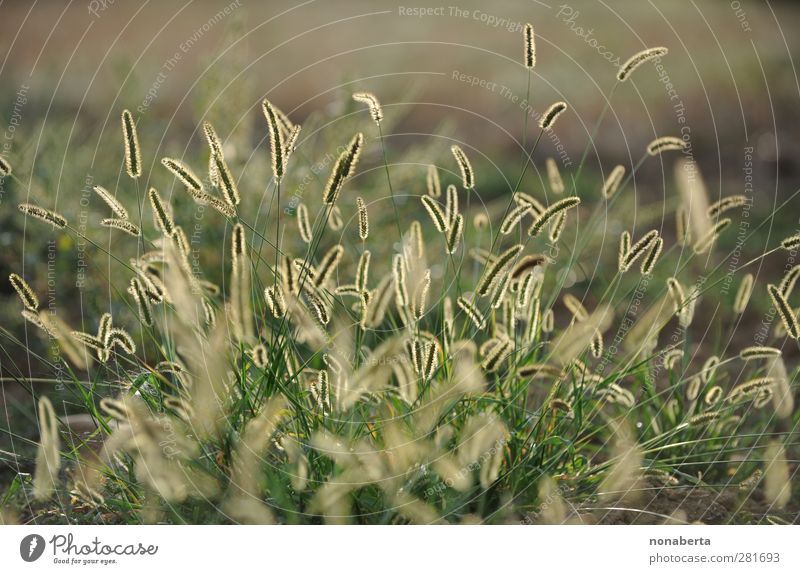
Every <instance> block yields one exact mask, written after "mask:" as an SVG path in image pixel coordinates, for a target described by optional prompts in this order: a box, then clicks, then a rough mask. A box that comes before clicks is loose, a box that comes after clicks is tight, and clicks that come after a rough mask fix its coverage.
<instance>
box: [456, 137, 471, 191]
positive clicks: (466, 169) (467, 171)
mask: <svg viewBox="0 0 800 574" xmlns="http://www.w3.org/2000/svg"><path fill="white" fill-rule="evenodd" d="M450 151H451V152H452V153H453V157H454V158H456V163H457V164H458V169H459V170H460V171H461V185H462V186H463V187H464V189H473V188H474V187H475V174H474V173H473V171H472V164H471V163H470V162H469V159H468V158H467V154H465V153H464V150H462V149H461V148H460V147H459V146H457V145H453V146H451V147H450Z"/></svg>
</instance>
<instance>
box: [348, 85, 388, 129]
mask: <svg viewBox="0 0 800 574" xmlns="http://www.w3.org/2000/svg"><path fill="white" fill-rule="evenodd" d="M353 99H354V100H355V101H357V102H360V103H362V104H366V105H367V107H368V108H369V115H370V116H371V117H372V121H373V122H375V123H376V124H380V123H381V120H382V119H383V109H382V108H381V104H380V102H379V101H378V98H376V97H375V95H374V94H371V93H369V92H356V93H355V94H353Z"/></svg>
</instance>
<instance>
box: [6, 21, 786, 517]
mask: <svg viewBox="0 0 800 574" xmlns="http://www.w3.org/2000/svg"><path fill="white" fill-rule="evenodd" d="M519 47H520V49H519V63H520V67H519V68H520V71H521V72H522V74H524V75H521V76H520V78H517V80H518V83H521V84H522V85H524V86H526V88H525V92H524V93H525V100H524V101H525V102H531V105H529V106H521V109H520V124H521V125H520V130H521V132H522V134H523V137H522V145H521V149H520V150H519V154H518V155H519V157H518V158H516V157H515V158H512V159H509V158H504V160H503V162H502V165H503V166H504V167H506V166H507V168H506V173H505V175H504V179H505V183H506V184H507V189H503V190H502V191H497V189H498V186H497V185H489V183H487V182H486V181H485V180H483V181H482V176H483V174H484V173H486V172H487V171H492V172H495V170H494V169H489V168H488V167H487V166H489V165H492V166H494V163H493V161H494V160H493V159H492V158H491V157H487V156H486V155H485V154H484V153H482V152H481V153H478V149H477V148H476V147H474V145H471V144H470V142H469V141H461V140H460V139H458V137H457V135H454V136H442V137H435V138H430V139H429V140H428V141H425V142H421V143H418V144H416V145H414V146H409V147H408V148H403V147H398V146H393V145H391V142H392V139H391V137H389V136H390V135H391V133H392V129H393V127H394V125H395V124H394V122H396V121H398V120H399V118H398V117H396V116H395V117H393V109H392V108H391V107H387V108H386V109H384V107H383V106H382V105H381V100H382V99H383V98H382V94H381V83H380V81H373V82H371V83H370V84H369V85H366V82H363V83H362V84H364V85H359V89H358V90H352V93H351V97H350V98H347V99H346V100H343V101H342V102H341V105H340V106H339V107H338V108H337V110H336V112H337V113H338V114H339V117H338V118H337V119H340V120H341V121H337V124H336V126H337V129H336V130H335V133H331V131H330V130H325V129H324V128H325V127H326V126H327V125H328V124H329V123H330V122H332V121H333V119H332V117H330V115H329V114H330V110H328V111H324V112H323V111H320V112H319V113H318V114H315V115H312V116H311V117H310V118H308V119H307V120H306V121H305V122H304V123H303V125H302V126H301V125H300V124H299V123H295V122H294V121H293V119H292V117H291V116H292V114H291V113H288V114H287V113H285V112H284V111H282V109H283V108H285V107H286V106H281V107H279V106H278V105H277V103H276V102H274V101H270V100H268V99H264V100H263V101H262V102H260V104H259V105H258V106H257V109H256V110H255V113H256V114H257V115H258V121H257V122H256V123H257V124H258V125H260V126H261V133H260V134H259V135H258V136H257V138H256V141H257V142H259V143H258V144H256V145H254V144H253V138H251V137H249V134H247V133H241V132H243V131H246V128H245V127H241V126H239V127H238V128H237V129H238V130H239V133H237V131H236V130H234V126H231V125H228V124H227V123H226V122H225V118H224V117H222V118H215V119H214V120H213V121H211V120H209V121H204V122H203V123H202V124H201V125H198V126H197V128H196V130H195V131H194V134H193V139H192V141H191V142H189V143H188V144H187V143H185V142H174V143H170V146H171V153H169V154H167V155H164V156H158V157H153V155H152V154H151V153H150V151H149V150H150V149H151V147H152V145H153V144H154V143H155V142H156V141H158V140H157V138H161V137H164V134H161V133H159V132H158V129H159V126H153V125H150V126H147V125H143V124H144V122H143V121H139V119H138V117H137V112H136V110H135V109H124V108H122V109H119V110H118V112H116V114H115V115H118V116H119V120H118V122H119V131H118V140H117V145H116V148H112V147H108V148H106V147H104V148H103V149H101V150H100V151H99V153H100V154H101V155H102V156H103V157H104V158H105V161H106V162H107V163H106V167H105V168H104V170H105V171H104V172H100V174H99V175H97V176H93V177H91V178H86V179H84V180H83V181H81V180H80V179H78V180H74V181H71V182H70V184H69V186H67V187H68V189H67V190H66V191H64V192H63V197H61V198H60V199H58V205H55V204H54V203H53V194H52V193H48V192H46V191H44V190H46V189H49V188H50V187H52V186H53V184H54V182H53V181H47V180H44V179H42V178H41V177H39V175H38V174H37V172H36V170H35V169H33V168H32V167H31V166H32V165H33V164H34V163H35V162H34V158H33V157H32V156H31V155H27V156H26V155H25V154H20V156H19V157H14V158H6V157H3V158H2V163H0V170H1V171H0V176H1V177H2V178H3V182H4V186H5V187H6V188H8V189H11V190H13V192H14V194H15V195H14V197H15V198H21V199H20V201H18V202H16V204H15V205H13V206H12V205H11V203H10V202H9V201H4V202H3V204H2V208H3V210H4V211H5V212H6V213H4V215H3V217H4V218H8V219H9V220H13V221H14V222H15V223H14V227H15V230H17V231H24V241H23V240H19V241H18V243H17V244H15V245H14V247H15V249H18V250H19V251H21V252H23V253H25V252H26V251H30V252H31V253H34V254H36V256H35V257H31V258H30V263H31V264H29V265H25V266H24V269H23V268H19V269H15V270H14V271H13V273H11V275H10V277H9V278H8V283H9V286H10V288H9V289H8V292H9V295H11V293H13V295H14V296H13V298H12V297H11V296H9V298H8V301H5V302H4V303H3V305H4V307H3V309H4V311H3V313H4V318H5V317H6V316H7V317H12V316H13V319H9V320H8V321H7V322H6V325H4V327H3V329H2V335H3V352H4V354H5V355H6V356H7V357H11V356H19V355H20V354H22V355H23V356H24V357H25V358H26V361H27V363H28V365H27V372H26V370H25V369H23V368H19V367H17V366H12V367H7V369H8V371H9V372H8V373H7V375H6V376H5V378H6V380H8V379H9V378H10V379H13V382H14V384H16V385H17V386H18V387H19V388H21V389H24V391H25V393H26V397H28V398H29V399H30V400H31V401H32V402H33V403H34V404H35V405H36V413H35V416H33V415H32V414H31V413H28V414H27V415H21V416H18V417H16V418H15V419H14V420H15V424H14V425H9V428H5V429H2V431H3V432H4V434H5V435H6V437H7V441H8V442H7V443H5V442H4V443H3V444H4V450H3V456H4V457H6V458H5V462H6V463H7V466H8V467H9V468H15V469H17V471H16V472H14V473H6V474H4V480H3V483H2V488H3V490H2V492H0V500H2V515H1V516H2V521H3V522H9V523H12V522H25V523H41V524H50V523H58V524H62V523H115V524H116V523H125V524H138V523H169V524H186V523H190V524H197V523H201V524H208V523H256V524H268V523H285V524H295V523H370V524H373V523H375V524H406V523H424V524H431V523H453V524H472V523H490V524H496V523H511V524H566V523H585V524H596V523H642V522H644V523H653V522H657V523H663V522H667V523H690V522H702V523H758V524H787V523H788V524H791V523H795V522H796V521H797V518H798V508H800V505H798V494H797V488H796V486H795V485H794V483H793V480H792V479H793V477H794V475H795V473H796V471H797V463H796V460H797V455H796V449H797V440H796V436H797V435H796V430H797V424H798V410H797V408H796V404H795V397H796V394H797V367H798V365H797V364H795V361H793V360H792V359H790V358H789V357H787V358H786V360H785V359H784V355H785V354H786V355H790V353H789V352H788V351H795V350H796V345H797V343H796V341H797V340H798V338H800V321H799V320H798V318H797V314H798V310H797V308H796V306H795V305H794V304H793V303H792V300H793V299H796V295H795V294H794V290H795V285H796V282H797V280H798V278H800V262H796V261H795V257H796V255H797V249H798V247H800V235H798V230H796V229H795V230H793V231H789V232H787V233H786V234H785V235H780V236H775V235H774V234H772V235H767V236H766V237H767V241H769V242H770V243H769V245H766V246H765V247H764V248H763V249H758V250H756V249H754V247H753V245H754V243H755V241H749V240H750V239H751V238H759V239H761V238H763V237H764V231H765V229H767V228H769V229H772V224H773V223H774V221H776V218H777V219H778V220H780V218H781V217H787V216H786V215H785V214H786V210H790V209H791V205H792V204H793V203H794V202H796V201H797V199H796V198H795V197H794V195H792V196H790V197H789V198H788V199H786V200H785V201H783V200H782V201H781V202H779V203H776V204H775V205H774V206H772V208H771V211H770V213H763V212H760V211H758V210H755V209H753V190H752V189H750V190H749V191H748V189H747V188H746V187H745V189H744V191H743V192H742V193H725V194H723V195H721V196H719V197H716V196H715V194H712V193H709V190H708V189H707V186H706V184H705V183H704V177H703V174H702V173H701V171H700V169H699V167H698V165H697V163H696V162H695V161H694V159H693V158H692V155H691V152H692V149H691V147H690V143H691V142H690V141H689V140H687V139H686V138H684V137H682V136H681V134H680V133H664V134H661V136H660V137H657V138H655V139H654V140H653V141H652V142H651V143H650V144H649V145H648V146H646V147H645V148H644V149H641V150H638V154H639V155H638V156H635V157H633V158H632V161H631V162H630V163H629V164H626V165H623V164H619V165H610V166H605V167H604V169H603V170H602V172H601V173H599V174H597V173H594V172H591V173H588V172H586V171H585V170H584V167H585V164H586V161H587V157H588V156H589V153H590V149H591V146H592V143H593V138H590V140H589V141H587V142H586V145H585V148H584V149H583V153H582V155H581V157H580V158H579V160H578V161H575V162H574V164H572V165H567V166H565V165H564V163H565V162H564V161H563V158H559V157H547V156H545V155H544V154H542V153H541V151H540V147H539V146H540V143H541V142H542V141H543V140H545V141H546V138H549V137H551V135H552V134H557V133H558V130H559V126H560V124H561V122H564V121H566V119H567V118H568V117H569V115H570V113H571V112H572V110H571V109H570V107H569V106H568V105H567V104H566V103H565V102H563V101H553V102H546V103H545V102H540V101H539V100H537V98H536V89H537V86H536V83H535V82H532V77H533V75H532V71H533V70H534V68H535V67H536V65H537V61H536V60H537V58H536V56H537V54H536V37H535V33H534V30H533V27H532V26H530V25H527V26H526V27H525V28H524V30H523V31H522V33H521V34H520V38H519ZM668 58H669V52H668V50H667V49H666V48H661V47H653V48H650V49H647V50H643V51H642V52H639V53H637V54H635V55H632V56H631V57H630V58H629V59H627V60H626V61H623V62H622V63H621V65H620V67H619V69H618V71H617V73H616V77H614V76H613V75H611V76H609V78H608V85H610V86H612V87H611V88H610V89H609V90H608V92H607V94H606V96H607V97H606V101H605V107H603V108H602V111H601V113H600V114H599V115H598V117H597V118H595V120H594V122H595V123H594V125H593V126H592V130H591V131H592V134H594V135H596V134H598V133H599V132H600V131H602V130H603V128H604V125H605V124H604V122H607V121H608V113H609V112H610V111H611V110H613V97H614V95H615V94H617V93H621V92H624V91H625V90H629V89H631V82H630V79H631V77H634V76H635V77H636V78H637V80H638V81H647V80H648V76H651V80H652V81H657V77H658V70H659V66H660V64H661V62H662V60H666V59H668ZM509 82H511V79H509ZM362 88H363V89H362ZM367 89H368V90H370V91H365V90H367ZM387 97H388V96H387ZM654 109H656V108H654ZM412 113H413V112H412ZM487 113H489V112H487ZM615 113H619V112H618V111H616V112H615ZM665 113H666V111H665ZM115 121H116V118H115ZM456 132H457V128H456ZM87 137H88V136H87ZM170 141H171V140H170ZM261 144H263V145H261ZM173 152H174V153H173ZM31 153H32V152H31ZM42 161H43V162H47V161H48V160H47V159H46V158H44V159H42ZM498 161H499V160H498ZM654 162H655V163H658V164H659V165H661V166H662V167H664V173H665V174H666V176H667V177H669V180H670V184H669V190H670V195H669V196H665V197H664V198H660V199H659V200H657V201H651V200H648V199H646V198H638V197H637V195H636V191H637V190H636V185H635V183H636V176H637V173H639V172H640V170H642V169H645V168H646V167H647V166H648V165H649V164H652V163H654ZM40 165H41V164H40ZM39 169H40V170H41V167H40V168H39ZM54 172H55V173H57V170H54ZM493 183H496V182H493ZM80 186H83V188H82V189H80ZM484 187H485V188H486V189H489V188H491V192H488V191H487V192H483V191H482V189H483V188H484ZM786 227H787V226H783V227H781V228H786ZM51 253H52V254H53V255H52V257H51V256H50V254H51ZM55 253H58V256H56V255H55ZM732 255H735V257H732ZM51 283H52V284H51ZM55 285H63V287H58V288H56V287H55ZM12 289H13V291H12ZM75 289H80V290H82V292H86V293H90V294H91V295H90V296H88V297H86V295H82V298H81V301H82V302H83V301H84V299H83V297H86V304H87V307H86V308H83V307H82V308H81V309H80V312H78V311H77V310H76V309H75V301H76V298H75V291H74V290H75ZM82 304H83V303H82ZM794 356H796V353H794ZM12 364H13V363H12ZM7 419H8V420H11V419H9V418H8V417H7ZM6 444H8V445H10V446H6ZM6 478H7V480H6Z"/></svg>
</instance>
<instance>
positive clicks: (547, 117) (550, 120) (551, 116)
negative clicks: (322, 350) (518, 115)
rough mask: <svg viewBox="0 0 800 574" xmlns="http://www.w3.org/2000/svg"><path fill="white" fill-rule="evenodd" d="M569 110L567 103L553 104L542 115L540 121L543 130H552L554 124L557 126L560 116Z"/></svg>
mask: <svg viewBox="0 0 800 574" xmlns="http://www.w3.org/2000/svg"><path fill="white" fill-rule="evenodd" d="M566 110H567V103H566V102H556V103H554V104H552V105H551V106H550V107H549V108H547V110H546V111H545V112H544V113H543V114H542V117H541V119H540V120H539V127H540V128H542V129H543V130H549V129H552V127H553V124H555V122H556V120H557V119H558V116H560V115H561V114H563V113H564V112H565V111H566Z"/></svg>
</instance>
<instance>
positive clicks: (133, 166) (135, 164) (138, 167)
mask: <svg viewBox="0 0 800 574" xmlns="http://www.w3.org/2000/svg"><path fill="white" fill-rule="evenodd" d="M122 134H123V141H124V144H125V169H126V170H127V172H128V176H130V177H131V178H133V179H136V178H138V177H139V176H141V175H142V155H141V151H140V150H139V136H138V135H137V133H136V123H135V122H134V121H133V116H132V115H131V112H130V111H128V110H123V111H122Z"/></svg>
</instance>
